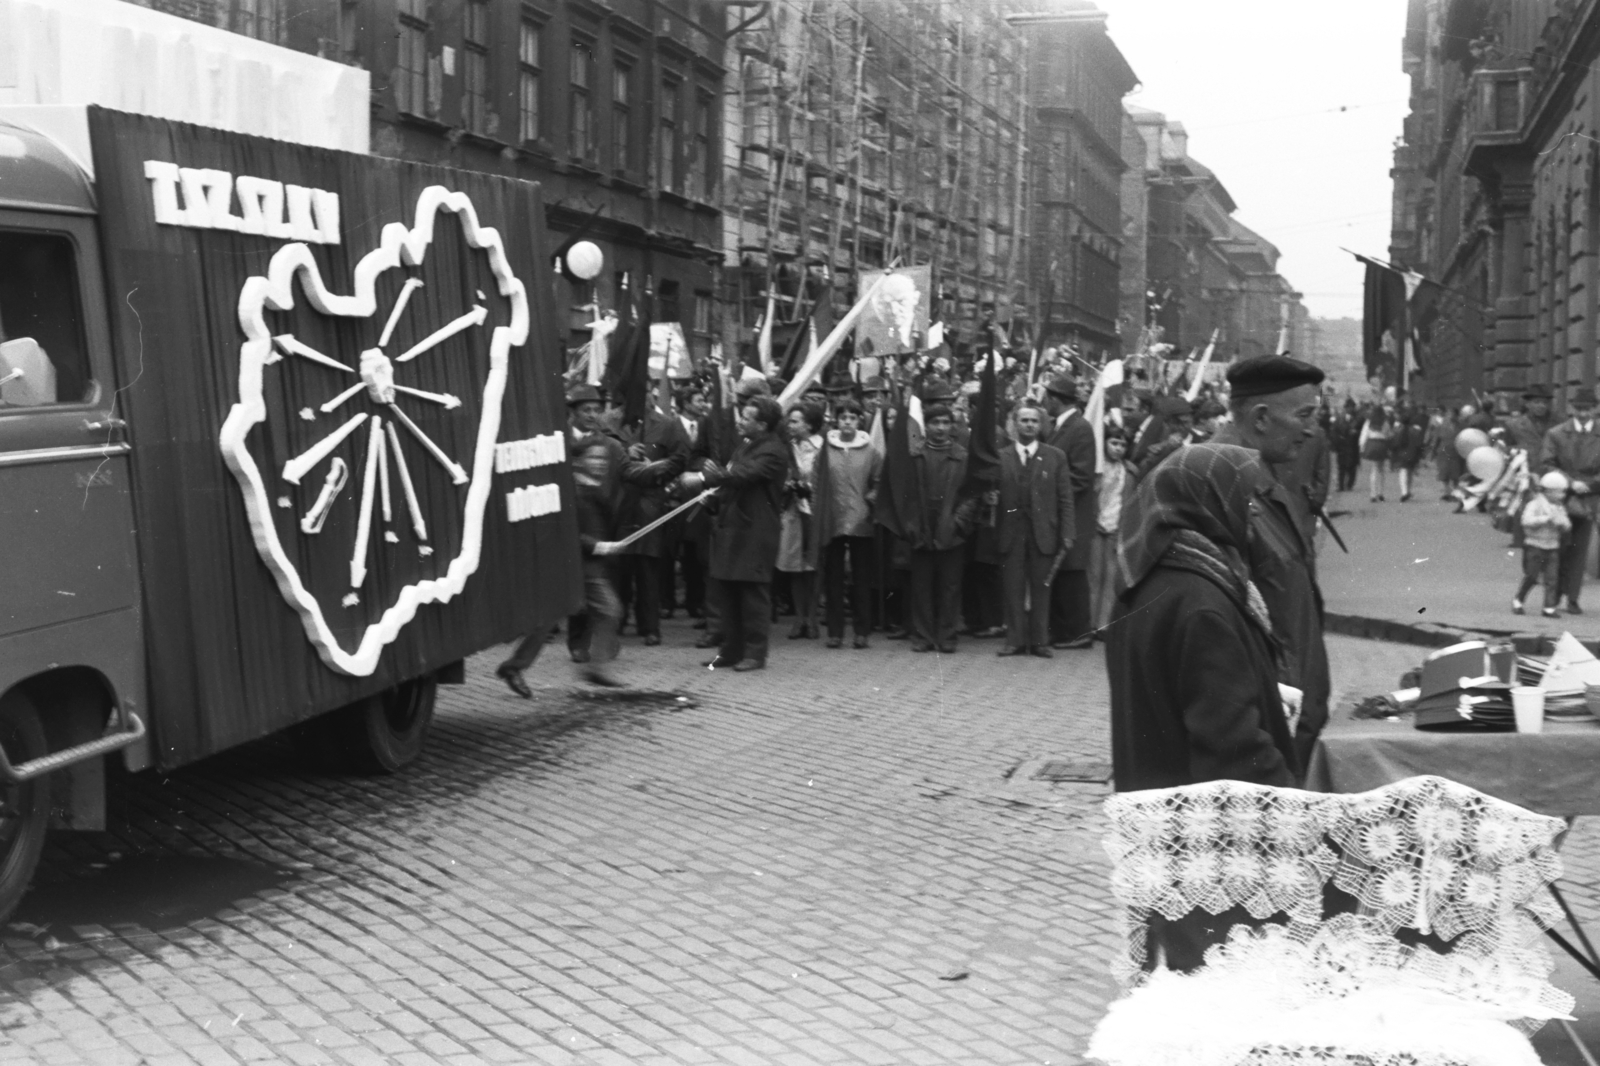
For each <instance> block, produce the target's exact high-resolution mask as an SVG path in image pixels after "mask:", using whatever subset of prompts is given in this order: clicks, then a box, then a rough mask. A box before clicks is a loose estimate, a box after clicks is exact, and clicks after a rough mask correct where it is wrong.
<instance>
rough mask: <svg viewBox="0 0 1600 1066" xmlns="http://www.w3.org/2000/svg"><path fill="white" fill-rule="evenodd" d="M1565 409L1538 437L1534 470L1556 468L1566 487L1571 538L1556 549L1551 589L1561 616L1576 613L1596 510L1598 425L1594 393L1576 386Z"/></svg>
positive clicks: (1599, 449) (1599, 470)
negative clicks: (1560, 601)
mask: <svg viewBox="0 0 1600 1066" xmlns="http://www.w3.org/2000/svg"><path fill="white" fill-rule="evenodd" d="M1567 407H1568V409H1569V410H1570V411H1571V412H1572V417H1571V418H1569V419H1567V420H1566V421H1565V422H1562V423H1560V424H1559V425H1555V426H1552V427H1551V428H1550V431H1549V432H1548V433H1546V434H1545V435H1544V443H1543V445H1542V446H1541V448H1540V450H1539V452H1538V455H1539V464H1538V470H1539V473H1541V474H1544V473H1548V472H1549V471H1551V470H1559V471H1561V472H1562V473H1563V474H1565V475H1566V476H1567V483H1568V485H1569V486H1571V489H1570V491H1571V495H1569V496H1568V497H1567V515H1568V516H1569V517H1570V518H1571V519H1572V534H1571V536H1570V537H1568V538H1567V543H1566V544H1565V545H1564V546H1563V547H1562V549H1561V580H1560V583H1559V584H1558V585H1557V588H1559V589H1560V591H1561V595H1562V597H1563V598H1564V599H1565V600H1566V610H1567V612H1568V613H1569V614H1582V613H1583V609H1582V608H1581V607H1579V606H1578V599H1579V598H1580V597H1581V596H1582V594H1583V564H1584V561H1585V560H1586V559H1587V558H1588V557H1589V537H1590V535H1591V534H1592V533H1593V532H1594V519H1595V511H1596V508H1597V506H1600V426H1597V425H1596V424H1595V394H1594V390H1593V389H1590V388H1585V387H1583V386H1581V385H1580V386H1578V387H1577V388H1575V389H1574V390H1573V393H1572V396H1571V398H1570V399H1569V400H1568V401H1567Z"/></svg>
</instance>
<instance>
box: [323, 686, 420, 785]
mask: <svg viewBox="0 0 1600 1066" xmlns="http://www.w3.org/2000/svg"><path fill="white" fill-rule="evenodd" d="M438 693H439V683H438V681H437V680H436V679H435V678H433V677H432V676H429V677H419V678H417V679H415V680H413V681H407V682H405V683H403V684H400V685H396V686H395V687H394V688H392V689H389V690H388V691H387V692H380V693H378V694H377V695H376V696H369V697H367V698H366V699H364V700H360V701H358V702H356V703H352V704H351V705H350V706H348V707H343V708H340V709H339V710H337V711H334V712H333V713H332V714H331V715H329V716H328V717H329V719H330V723H329V724H330V725H332V727H333V731H334V732H335V733H336V734H337V735H338V737H339V739H340V741H342V743H341V744H340V747H342V748H343V749H344V755H345V757H346V760H347V763H348V765H349V767H350V769H352V770H354V771H355V772H356V773H361V774H392V773H395V772H396V771H398V770H400V769H402V768H404V767H405V766H408V765H409V764H411V763H413V762H415V761H416V759H417V757H418V756H419V755H421V754H422V742H423V740H424V739H425V738H426V737H427V735H428V726H429V725H431V724H432V723H433V703H434V698H435V697H436V696H437V695H438Z"/></svg>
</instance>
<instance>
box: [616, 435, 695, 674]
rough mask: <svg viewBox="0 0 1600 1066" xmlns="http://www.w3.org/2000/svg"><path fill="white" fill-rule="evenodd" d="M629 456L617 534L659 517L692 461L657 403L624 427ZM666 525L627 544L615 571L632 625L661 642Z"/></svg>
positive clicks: (685, 443) (646, 639)
mask: <svg viewBox="0 0 1600 1066" xmlns="http://www.w3.org/2000/svg"><path fill="white" fill-rule="evenodd" d="M622 440H623V445H624V447H625V448H626V458H625V459H624V460H623V462H622V469H621V471H620V474H621V480H622V493H621V497H620V499H619V502H618V529H617V533H618V537H619V539H620V538H621V537H626V536H627V535H629V534H630V533H632V532H634V531H635V530H637V529H639V528H641V527H642V526H645V525H648V524H649V523H651V522H653V521H655V520H656V519H657V518H660V517H661V516H662V515H664V514H666V513H667V511H668V510H669V509H670V507H671V504H670V502H669V501H668V497H669V495H670V493H671V489H672V485H673V483H674V482H676V481H677V480H678V475H679V474H681V473H683V471H684V468H685V467H687V466H688V465H689V437H688V435H687V434H686V433H684V431H683V427H682V426H681V425H680V424H679V423H678V419H677V418H676V417H675V416H672V415H665V414H662V413H661V412H660V411H658V410H656V409H655V408H654V407H649V408H647V409H646V410H645V415H644V421H643V422H642V423H641V424H639V425H635V426H629V427H627V428H626V429H625V430H623V433H622ZM665 547H666V543H665V534H664V533H663V531H662V530H659V529H658V530H656V531H655V532H653V533H649V534H647V535H645V536H643V537H640V538H639V539H638V540H636V541H634V542H633V544H632V545H630V546H629V547H627V548H625V549H623V551H622V553H621V554H619V555H618V557H617V573H618V577H619V583H620V584H621V586H622V600H623V603H624V604H627V605H630V606H631V607H632V608H633V622H634V628H635V629H636V630H637V631H638V633H639V635H640V636H641V637H643V638H644V642H645V643H646V644H648V645H655V644H660V643H661V571H660V567H661V565H662V563H665V564H666V565H667V567H668V569H670V568H671V565H672V559H671V556H666V557H665V558H663V555H664V549H665Z"/></svg>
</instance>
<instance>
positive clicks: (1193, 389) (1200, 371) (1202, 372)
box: [1183, 329, 1222, 403]
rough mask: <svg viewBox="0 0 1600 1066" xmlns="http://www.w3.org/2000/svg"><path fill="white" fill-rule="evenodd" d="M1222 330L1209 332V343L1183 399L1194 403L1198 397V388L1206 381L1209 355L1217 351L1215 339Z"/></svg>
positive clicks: (1209, 361)
mask: <svg viewBox="0 0 1600 1066" xmlns="http://www.w3.org/2000/svg"><path fill="white" fill-rule="evenodd" d="M1221 332H1222V330H1220V329H1214V330H1212V331H1211V342H1210V343H1209V344H1207V345H1206V353H1205V354H1204V355H1202V356H1201V357H1200V365H1199V367H1197V368H1196V369H1195V372H1194V380H1193V381H1191V382H1189V390H1188V392H1186V393H1185V394H1184V397H1183V398H1184V399H1185V400H1188V401H1189V402H1190V403H1194V400H1195V397H1196V396H1199V395H1200V386H1201V384H1203V383H1204V382H1205V379H1206V367H1207V366H1209V365H1210V364H1211V353H1212V352H1214V351H1216V350H1217V337H1218V335H1219V334H1221Z"/></svg>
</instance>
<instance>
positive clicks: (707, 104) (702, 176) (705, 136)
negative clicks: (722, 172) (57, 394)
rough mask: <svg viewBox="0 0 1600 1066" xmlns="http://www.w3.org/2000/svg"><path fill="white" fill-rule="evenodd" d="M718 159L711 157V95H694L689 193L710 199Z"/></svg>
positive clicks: (697, 197) (700, 198)
mask: <svg viewBox="0 0 1600 1066" xmlns="http://www.w3.org/2000/svg"><path fill="white" fill-rule="evenodd" d="M716 174H717V171H716V161H715V160H713V159H712V158H711V95H710V94H709V93H704V92H697V93H695V97H694V140H693V141H692V142H691V143H690V146H689V195H690V196H692V197H693V198H694V199H696V200H710V199H711V193H712V190H714V189H715V188H716V184H717V181H716Z"/></svg>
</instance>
